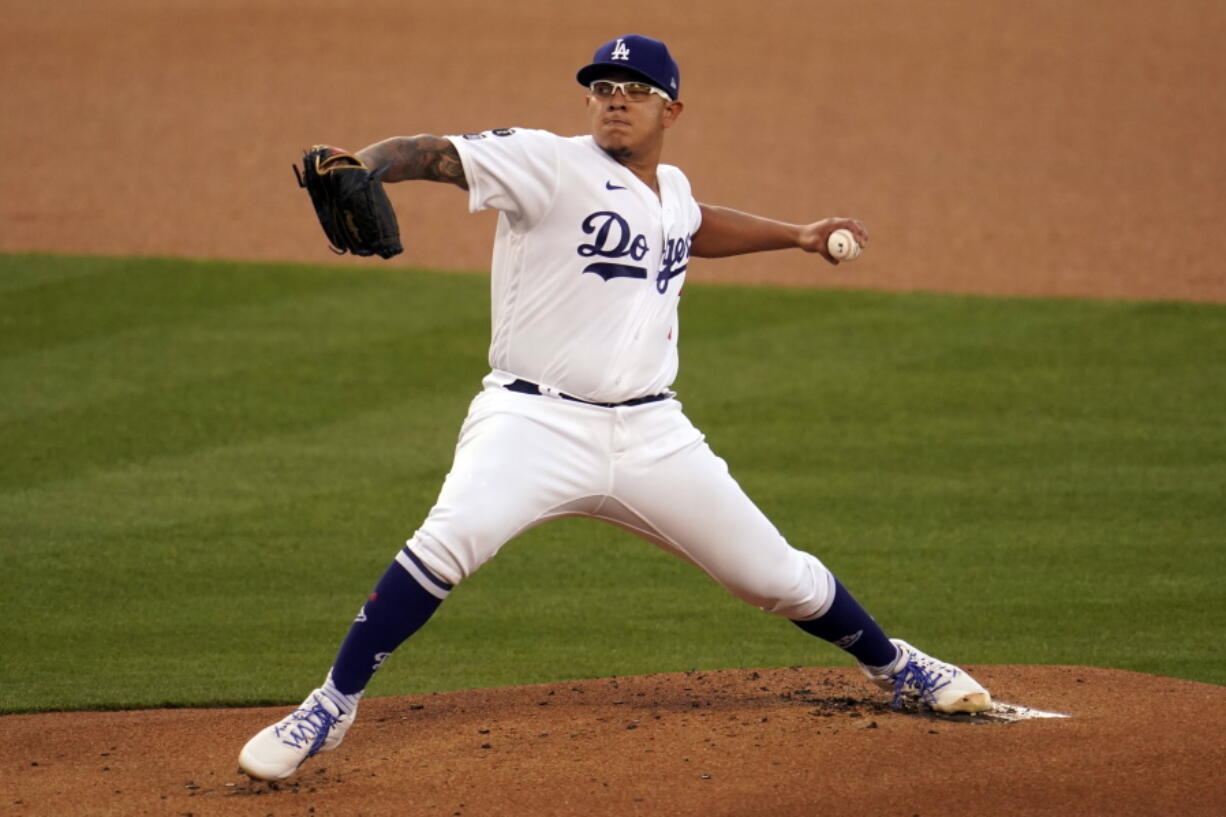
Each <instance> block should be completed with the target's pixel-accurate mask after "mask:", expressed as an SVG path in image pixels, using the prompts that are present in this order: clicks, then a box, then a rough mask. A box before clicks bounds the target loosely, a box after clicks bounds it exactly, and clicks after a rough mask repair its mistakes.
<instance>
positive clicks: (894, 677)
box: [860, 638, 992, 713]
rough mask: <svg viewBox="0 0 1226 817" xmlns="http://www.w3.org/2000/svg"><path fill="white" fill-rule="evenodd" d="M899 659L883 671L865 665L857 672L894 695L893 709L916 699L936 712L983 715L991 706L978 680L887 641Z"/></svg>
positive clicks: (898, 642) (899, 642) (901, 643)
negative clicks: (905, 700) (908, 700)
mask: <svg viewBox="0 0 1226 817" xmlns="http://www.w3.org/2000/svg"><path fill="white" fill-rule="evenodd" d="M890 641H891V642H893V644H894V646H896V647H898V658H897V659H896V660H895V661H894V663H893V664H891V665H890V666H888V667H886V668H885V669H884V671H877V670H874V669H872V668H870V667H867V666H865V665H864V664H861V665H860V669H861V670H863V671H864V674H865V675H867V676H868V677H869V679H870V680H871V681H872V682H873V683H875V684H876V685H877V686H879V687H881V688H882V689H884V690H887V691H892V692H893V693H894V701H893V704H892V706H893V707H894V708H895V709H898V708H900V707H901V706H902V702H903V700H904V699H918V700H919V701H921V702H923V703H925V704H927V705H928V706H930V707H932V708H933V709H935V710H936V711H937V712H972V713H973V712H983V711H984V710H986V709H990V708H991V706H992V696H991V695H989V694H988V691H987V690H986V689H984V688H983V687H982V686H981V685H980V684H979V682H978V681H976V680H975V679H974V678H972V677H971V676H970V675H968V674H967V673H966V672H965V671H963V670H961V669H958V668H957V667H955V666H954V665H953V664H946V663H945V662H944V661H938V660H937V659H935V658H933V657H932V656H931V655H927V654H925V653H923V652H920V651H919V650H917V649H916V648H915V647H912V646H911V645H910V644H908V643H907V642H905V641H902V640H901V639H897V638H892V639H890Z"/></svg>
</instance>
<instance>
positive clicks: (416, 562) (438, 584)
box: [401, 545, 455, 593]
mask: <svg viewBox="0 0 1226 817" xmlns="http://www.w3.org/2000/svg"><path fill="white" fill-rule="evenodd" d="M401 550H403V551H404V555H405V556H408V557H409V559H410V561H412V562H413V564H414V565H416V566H417V569H418V570H420V571H421V573H422V575H423V576H425V577H426V578H427V579H429V580H430V581H432V582H434V584H435V586H436V587H438V588H439V589H440V590H446V591H447V592H448V593H450V592H451V591H452V590H454V589H455V585H454V584H447V582H445V581H443V580H442V579H440V578H439V577H438V576H435V575H434V573H433V572H432V571H431V570H430V568H428V567H426V566H425V564H423V563H422V561H421V559H418V558H417V554H416V553H414V552H413V551H411V550H409V546H408V545H405V546H404V547H403V548H401Z"/></svg>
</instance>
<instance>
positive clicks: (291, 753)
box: [238, 689, 357, 780]
mask: <svg viewBox="0 0 1226 817" xmlns="http://www.w3.org/2000/svg"><path fill="white" fill-rule="evenodd" d="M356 715H357V709H356V707H355V708H354V711H353V712H350V713H348V714H344V713H342V712H341V710H340V708H339V707H338V706H337V705H336V704H335V703H333V701H332V699H331V698H329V697H328V696H327V695H325V694H323V692H322V691H321V690H318V689H317V690H315V691H314V692H312V693H311V694H310V695H308V696H307V699H306V700H305V701H303V702H302V706H300V707H298V708H297V709H295V710H294V711H293V712H291V713H290V714H289V715H287V716H286V717H285V718H284V719H283V720H280V721H278V722H277V723H274V724H272V725H271V726H266V727H264V728H263V729H261V730H260V731H259V732H257V733H256V735H255V737H253V738H252V739H251V740H249V741H247V745H246V746H244V747H243V751H241V752H239V755H238V765H239V767H240V768H241V769H242V770H243V771H244V772H246V773H247V775H248V776H249V777H254V778H256V779H258V780H284V779H285V778H287V777H289V776H290V775H292V774H293V773H294V772H296V771H298V767H299V766H301V765H302V763H303V761H305V760H306V759H307V758H308V757H311V756H312V755H314V754H316V753H317V752H330V751H332V750H333V749H335V748H336V747H337V746H340V745H341V741H342V740H344V739H345V733H346V732H348V731H349V727H350V726H351V725H352V724H353V719H354V717H355V716H356Z"/></svg>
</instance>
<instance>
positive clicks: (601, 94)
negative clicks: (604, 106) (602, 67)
mask: <svg viewBox="0 0 1226 817" xmlns="http://www.w3.org/2000/svg"><path fill="white" fill-rule="evenodd" d="M588 90H590V91H591V92H592V96H594V97H596V98H597V99H611V98H612V97H613V95H614V94H616V93H617V92H618V91H621V92H622V95H623V96H625V97H626V99H628V100H630V101H631V102H646V101H647V98H648V97H650V96H651V95H652V94H655V95H656V96H658V97H660V98H661V99H663V100H664V101H665V102H672V101H673V98H672V97H671V96H669V95H668V94H666V93H664V92H663V91H661V90H660V89H659V88H657V87H656V86H654V85H648V84H647V83H646V82H634V81H631V82H614V81H613V80H611V79H598V80H596V81H595V82H593V83H592V84H591V85H589V86H588Z"/></svg>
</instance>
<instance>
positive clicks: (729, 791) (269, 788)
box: [0, 666, 1226, 817]
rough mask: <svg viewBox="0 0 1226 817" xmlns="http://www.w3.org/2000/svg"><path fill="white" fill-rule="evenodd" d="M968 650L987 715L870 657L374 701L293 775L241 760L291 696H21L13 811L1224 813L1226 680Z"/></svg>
mask: <svg viewBox="0 0 1226 817" xmlns="http://www.w3.org/2000/svg"><path fill="white" fill-rule="evenodd" d="M968 669H969V670H970V671H971V673H972V674H973V675H975V677H976V678H978V679H979V680H980V681H982V682H983V683H984V684H985V685H986V686H988V687H989V688H990V689H991V690H992V694H993V696H994V697H995V698H996V699H997V700H998V701H1000V702H1002V704H1001V705H1000V706H998V707H997V708H996V709H995V710H994V711H993V713H990V715H989V716H988V717H966V716H959V717H953V718H947V717H938V716H935V715H932V714H931V713H922V712H902V713H899V712H894V711H891V710H890V709H889V707H888V705H887V701H886V696H885V695H884V694H882V693H879V692H878V691H876V690H875V689H874V688H872V687H870V686H869V685H868V684H867V682H865V681H864V680H863V679H862V678H861V677H860V675H859V673H858V672H857V671H856V670H854V669H829V668H809V667H801V668H792V669H770V670H724V671H720V672H692V673H679V674H669V675H650V676H639V677H632V678H604V679H598V680H589V681H575V682H569V683H560V684H547V685H539V686H528V687H513V688H503V689H488V690H471V691H465V692H450V693H440V694H433V695H420V696H410V697H404V698H380V699H372V700H368V701H364V702H363V703H362V708H361V711H360V714H359V718H358V722H357V724H356V725H355V727H354V728H353V729H352V730H351V731H350V733H349V735H348V737H347V738H346V740H345V743H344V744H343V745H342V746H341V747H340V748H339V749H338V750H336V751H335V752H332V753H329V754H323V755H320V756H318V757H315V758H312V759H311V760H309V761H308V762H307V764H306V765H304V766H303V768H302V770H301V771H300V772H299V773H298V775H297V776H296V777H294V778H292V779H291V781H289V782H286V783H281V784H268V783H256V782H253V781H250V780H248V779H247V778H246V777H244V776H243V775H242V774H241V773H239V772H238V770H237V765H236V762H235V758H236V757H237V754H238V750H239V749H240V748H241V746H242V745H243V743H244V742H245V741H246V739H247V738H248V737H250V735H251V734H253V733H254V732H256V731H257V730H258V729H260V728H261V727H263V726H265V725H266V724H267V723H269V722H271V721H273V720H275V719H277V718H279V717H281V716H282V715H283V714H284V713H285V712H286V711H287V708H276V709H224V710H220V709H219V710H159V711H139V712H104V713H54V714H48V715H12V716H8V717H5V718H0V732H2V733H3V735H4V740H3V741H2V742H0V758H2V761H3V767H2V768H3V770H4V773H3V776H2V778H0V813H4V814H15V815H25V814H29V815H36V814H38V815H43V814H73V815H101V814H116V815H119V814H122V815H137V814H164V815H180V814H192V815H209V816H210V817H212V816H213V815H220V816H221V817H225V816H226V815H259V817H264V815H270V814H271V815H277V817H281V815H319V817H324V816H325V815H369V816H370V817H381V816H382V815H395V816H396V817H403V816H404V815H419V814H420V815H441V816H442V817H464V815H472V817H488V816H491V815H497V816H499V817H514V816H515V815H531V817H541V816H542V815H582V816H583V817H595V816H596V815H610V817H613V816H616V817H624V815H653V817H655V816H660V815H669V816H670V817H681V816H682V815H693V816H694V817H713V816H714V815H729V816H731V815H746V817H751V816H756V815H769V817H785V816H786V815H796V816H797V817H802V816H803V817H811V816H812V815H816V814H831V815H906V816H907V817H909V816H910V815H914V814H919V815H932V814H944V815H961V814H968V815H969V814H990V815H1015V814H1034V815H1053V814H1078V815H1112V817H1119V815H1153V814H1180V815H1201V814H1203V815H1220V814H1223V813H1226V777H1224V776H1223V775H1222V774H1221V771H1222V769H1223V768H1226V737H1223V736H1224V735H1226V687H1218V686H1213V685H1209V684H1198V683H1193V682H1189V681H1178V680H1174V679H1170V678H1163V677H1157V676H1152V675H1141V674H1137V673H1129V672H1120V671H1111V670H1102V669H1093V668H1088V667H1005V666H994V667H968ZM306 691H307V690H304V694H305V692H306ZM1005 702H1007V703H1005ZM1025 713H1032V714H1033V713H1040V714H1042V715H1048V716H1051V715H1066V716H1067V717H1039V716H1037V715H1035V716H1032V717H1022V716H1021V715H1023V714H1025Z"/></svg>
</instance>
